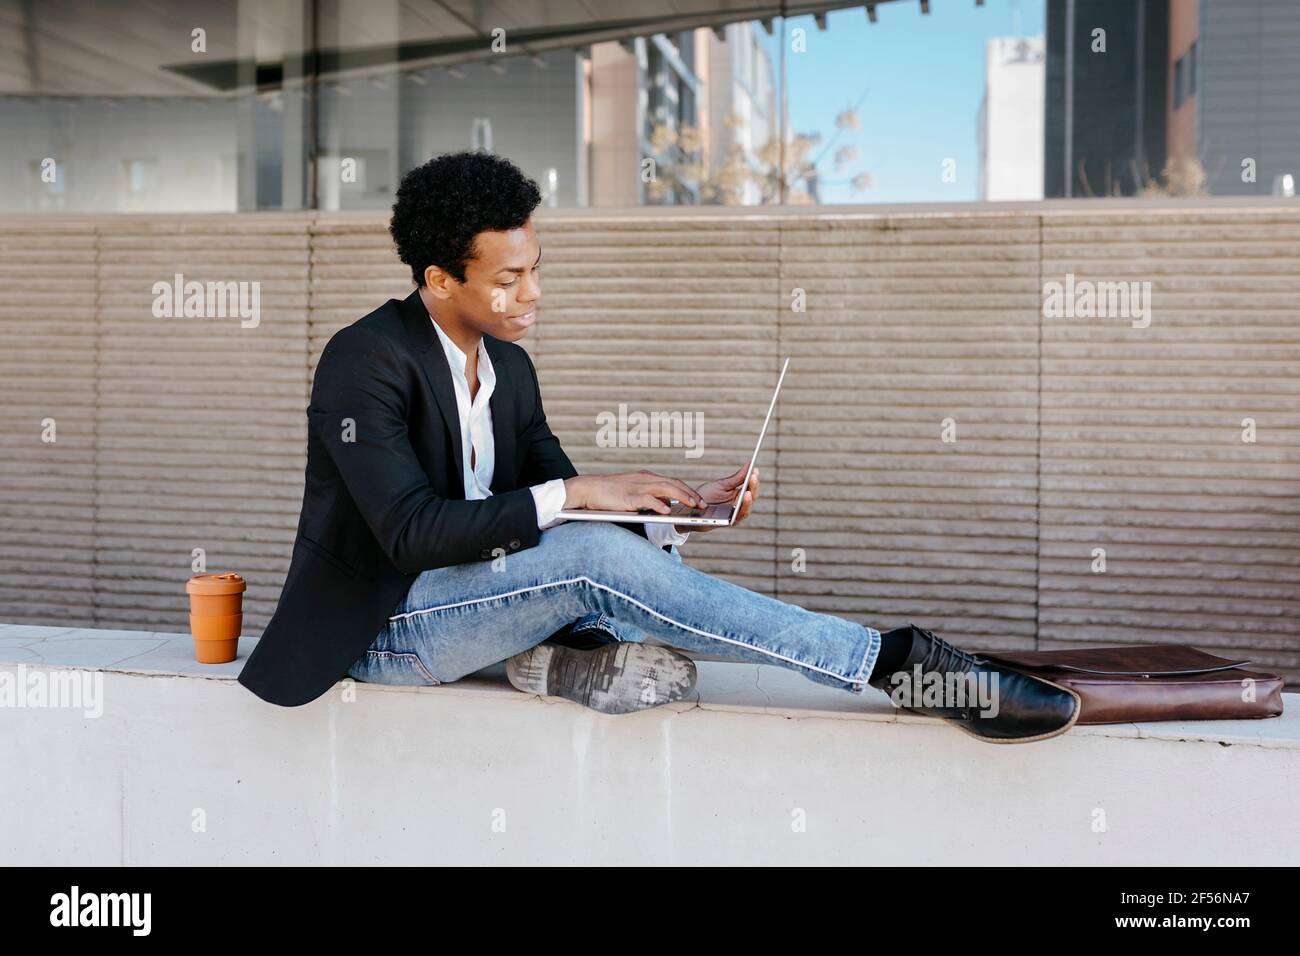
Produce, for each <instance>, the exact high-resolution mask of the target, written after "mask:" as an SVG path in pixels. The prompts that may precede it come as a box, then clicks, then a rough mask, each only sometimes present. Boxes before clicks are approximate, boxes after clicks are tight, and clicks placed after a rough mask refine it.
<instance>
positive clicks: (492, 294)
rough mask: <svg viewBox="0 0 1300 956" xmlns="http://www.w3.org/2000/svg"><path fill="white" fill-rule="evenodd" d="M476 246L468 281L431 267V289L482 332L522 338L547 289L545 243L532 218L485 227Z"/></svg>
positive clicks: (467, 271)
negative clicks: (504, 227) (503, 227)
mask: <svg viewBox="0 0 1300 956" xmlns="http://www.w3.org/2000/svg"><path fill="white" fill-rule="evenodd" d="M474 252H475V255H474V258H473V259H471V260H470V261H469V262H468V263H467V264H466V266H465V281H464V282H463V283H462V282H457V281H456V280H454V279H452V278H451V277H450V276H448V275H446V274H445V273H442V272H441V270H438V269H436V268H431V269H430V272H431V273H436V274H435V275H429V274H426V282H429V285H430V291H431V292H432V293H433V294H434V295H435V296H436V297H437V298H438V299H439V300H442V301H444V302H446V303H447V304H449V305H450V306H451V307H452V310H453V311H454V312H455V313H456V315H457V316H458V317H459V319H460V320H461V322H462V323H463V324H464V325H466V326H470V327H473V328H475V329H477V330H478V331H479V332H480V333H481V334H483V335H490V336H492V337H493V338H496V339H501V340H503V341H506V342H514V341H517V340H518V339H521V338H523V337H524V335H526V334H527V332H528V330H529V328H531V327H532V325H533V323H534V322H535V321H536V320H537V311H536V306H537V300H538V299H539V298H540V297H541V295H542V285H541V276H540V275H539V270H540V269H541V258H542V247H541V244H540V243H539V242H538V241H537V232H536V231H535V230H534V229H533V222H532V220H531V219H530V220H528V222H526V223H524V224H523V225H522V226H520V227H519V228H518V229H511V230H509V231H508V232H480V233H479V234H478V235H477V236H476V237H475V239H474Z"/></svg>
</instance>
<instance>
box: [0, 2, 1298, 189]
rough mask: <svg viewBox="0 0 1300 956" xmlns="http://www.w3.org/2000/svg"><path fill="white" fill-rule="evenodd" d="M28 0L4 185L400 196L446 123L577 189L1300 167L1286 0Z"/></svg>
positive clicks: (1078, 181)
mask: <svg viewBox="0 0 1300 956" xmlns="http://www.w3.org/2000/svg"><path fill="white" fill-rule="evenodd" d="M735 9H741V7H740V6H739V5H736V4H733V3H729V2H727V0H681V2H678V3H674V4H673V5H671V8H669V7H664V8H663V9H662V10H661V9H659V8H656V7H650V8H647V7H645V6H644V5H642V4H637V3H633V2H631V0H608V2H602V3H600V4H595V5H566V4H548V3H540V2H511V0H501V2H498V3H481V2H474V0H445V2H442V3H439V4H427V3H424V2H419V0H223V2H218V0H175V2H173V3H169V4H158V3H156V2H153V0H120V2H96V0H39V2H36V0H0V49H2V50H3V53H4V56H3V58H2V59H0V63H3V66H0V133H2V134H3V135H0V157H2V158H3V161H4V163H5V165H6V167H7V168H9V169H11V170H13V171H14V172H15V175H10V176H6V177H3V178H0V212H11V213H12V212H42V211H51V212H59V211H61V212H85V213H103V212H219V211H226V212H230V211H243V210H260V209H284V210H295V209H313V208H316V209H325V210H347V209H383V208H386V207H388V206H389V205H390V204H391V202H392V197H393V192H394V189H395V187H396V184H397V182H398V180H399V178H400V176H401V175H402V173H403V172H404V171H405V170H406V169H409V168H411V167H412V166H415V165H418V164H419V163H420V162H423V161H424V160H425V159H427V158H428V157H430V156H432V155H435V154H437V153H440V152H446V151H449V150H457V149H485V150H490V151H493V152H496V153H500V154H502V155H506V156H509V157H510V158H511V159H513V160H514V161H515V162H517V163H519V165H520V166H521V167H523V168H524V170H525V171H526V172H527V173H528V174H529V175H531V176H532V177H533V178H534V179H536V180H537V181H538V183H539V184H540V185H541V186H542V188H543V190H544V192H545V194H546V198H545V202H546V204H547V205H549V206H558V207H625V206H639V205H683V204H684V205H715V204H716V205H761V204H811V203H823V204H826V203H834V204H844V203H891V202H942V201H973V200H1034V199H1042V198H1052V197H1072V198H1087V197H1094V196H1111V195H1141V196H1148V197H1152V198H1159V197H1162V196H1181V195H1270V194H1272V195H1279V196H1290V195H1293V194H1294V181H1295V178H1296V176H1297V174H1300V133H1297V132H1296V131H1297V130H1300V98H1298V97H1296V96H1295V90H1296V89H1300V58H1296V57H1295V56H1294V55H1293V53H1292V51H1293V50H1294V48H1295V42H1296V41H1298V40H1300V5H1296V4H1285V3H1277V2H1271V0H984V2H975V0H931V2H927V3H924V4H922V3H919V2H917V0H880V2H877V3H872V4H859V5H856V6H845V5H840V4H817V3H811V2H785V3H772V4H770V5H764V4H762V3H758V4H747V5H744V6H743V15H744V16H745V17H752V16H754V15H755V13H756V12H757V13H762V12H764V11H766V12H767V13H768V14H770V15H766V16H759V17H758V18H757V19H738V18H737V17H738V16H740V14H737V13H733V12H730V11H732V10H735Z"/></svg>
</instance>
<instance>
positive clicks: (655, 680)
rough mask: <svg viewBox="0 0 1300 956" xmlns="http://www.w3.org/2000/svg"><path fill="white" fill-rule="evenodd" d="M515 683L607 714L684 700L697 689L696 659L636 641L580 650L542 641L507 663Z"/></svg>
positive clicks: (515, 686)
mask: <svg viewBox="0 0 1300 956" xmlns="http://www.w3.org/2000/svg"><path fill="white" fill-rule="evenodd" d="M506 677H507V679H509V681H510V684H511V686H513V687H514V688H515V689H516V690H520V691H523V692H524V693H526V694H541V695H542V696H543V697H563V698H564V699H566V700H571V701H573V702H574V703H576V704H582V705H583V706H584V707H589V708H591V709H592V710H595V711H598V712H599V713H602V714H629V713H634V712H636V711H639V710H648V709H650V708H652V707H659V706H661V705H663V704H668V703H671V702H673V701H677V700H682V699H684V698H685V697H686V696H687V695H688V694H690V693H691V691H693V690H694V689H695V680H696V671H695V662H694V661H692V660H691V659H690V658H689V657H685V656H684V655H682V654H678V653H677V652H676V651H673V650H670V649H669V648H666V647H658V646H655V645H648V646H647V645H643V644H640V643H635V642H624V643H619V644H607V645H605V646H603V647H598V648H596V649H595V650H578V649H576V648H572V647H565V646H563V645H558V644H545V643H543V644H538V645H537V646H536V647H532V648H529V649H528V650H526V651H523V652H522V653H519V654H516V655H515V656H514V657H511V658H510V659H509V660H508V661H507V662H506Z"/></svg>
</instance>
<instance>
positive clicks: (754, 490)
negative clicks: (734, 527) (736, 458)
mask: <svg viewBox="0 0 1300 956" xmlns="http://www.w3.org/2000/svg"><path fill="white" fill-rule="evenodd" d="M748 467H749V463H748V462H746V463H745V464H743V465H741V466H740V468H739V469H737V470H736V471H734V472H733V473H731V474H730V475H727V476H726V477H725V478H718V479H715V480H714V481H710V482H708V483H706V484H703V485H700V487H699V488H697V489H695V490H696V492H697V493H698V494H699V496H700V497H701V498H703V499H704V500H705V501H707V502H708V503H709V504H717V503H718V502H720V501H735V500H736V489H737V488H739V487H740V483H741V482H742V481H744V480H745V470H746V469H747V468H748ZM757 500H758V467H757V466H755V468H754V473H753V474H752V475H750V476H749V488H747V489H746V490H745V497H744V499H743V500H742V501H741V502H740V513H739V514H737V515H736V524H740V523H741V522H742V521H744V520H745V519H746V518H747V517H749V512H750V511H752V510H753V508H754V502H755V501H757ZM721 527H722V525H710V524H692V525H673V528H674V530H676V531H677V533H678V534H686V533H687V532H688V531H689V532H691V533H692V534H698V533H699V532H701V531H712V530H713V529H714V528H721Z"/></svg>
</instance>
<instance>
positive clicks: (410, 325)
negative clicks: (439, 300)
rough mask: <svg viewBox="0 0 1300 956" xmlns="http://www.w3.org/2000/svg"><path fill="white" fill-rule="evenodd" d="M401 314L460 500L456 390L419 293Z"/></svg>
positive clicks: (462, 493)
mask: <svg viewBox="0 0 1300 956" xmlns="http://www.w3.org/2000/svg"><path fill="white" fill-rule="evenodd" d="M401 311H402V321H403V323H404V324H405V326H406V331H407V334H408V335H409V336H410V338H411V346H412V348H414V349H415V353H416V355H418V356H419V359H420V366H421V368H423V369H424V377H425V378H426V379H428V381H429V387H430V388H432V389H433V397H434V398H435V399H436V400H437V402H438V410H439V411H440V412H442V420H443V422H444V423H445V424H446V426H447V439H448V441H447V443H448V444H449V445H451V454H452V457H453V458H454V459H455V462H456V484H457V486H458V487H459V488H460V496H461V497H462V498H464V497H465V464H464V458H463V456H462V455H461V451H460V410H459V409H458V408H457V407H456V387H455V386H454V385H453V384H452V381H451V369H450V368H448V367H447V356H446V355H445V354H444V353H443V351H442V349H441V348H434V347H433V346H434V345H436V344H438V334H437V333H436V332H434V330H433V319H431V318H430V317H429V311H428V310H427V309H426V308H425V307H424V301H423V300H422V299H421V298H420V290H419V289H416V290H415V291H414V292H412V293H411V294H410V295H408V296H407V297H406V298H405V299H404V300H403V301H402V306H401ZM495 412H496V409H493V414H495Z"/></svg>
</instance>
